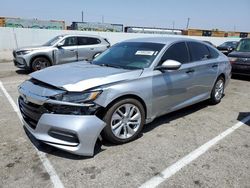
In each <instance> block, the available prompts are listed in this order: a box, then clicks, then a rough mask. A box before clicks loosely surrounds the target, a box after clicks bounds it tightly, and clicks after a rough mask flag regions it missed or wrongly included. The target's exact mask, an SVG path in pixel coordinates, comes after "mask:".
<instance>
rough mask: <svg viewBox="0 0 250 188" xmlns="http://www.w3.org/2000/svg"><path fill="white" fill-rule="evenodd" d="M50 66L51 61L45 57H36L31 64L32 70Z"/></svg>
mask: <svg viewBox="0 0 250 188" xmlns="http://www.w3.org/2000/svg"><path fill="white" fill-rule="evenodd" d="M48 66H50V61H49V60H48V59H47V58H45V57H37V58H35V59H34V60H33V61H32V62H31V65H30V69H31V71H38V70H41V69H44V68H46V67H48Z"/></svg>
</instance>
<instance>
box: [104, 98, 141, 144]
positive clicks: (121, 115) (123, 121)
mask: <svg viewBox="0 0 250 188" xmlns="http://www.w3.org/2000/svg"><path fill="white" fill-rule="evenodd" d="M104 121H105V122H106V127H105V128H104V130H103V137H104V139H106V140H108V141H110V142H112V143H114V144H122V143H127V142H129V141H132V140H134V139H136V138H137V137H138V135H139V133H140V132H141V130H142V128H143V125H144V123H145V112H144V108H143V106H142V104H141V103H140V102H139V101H137V100H135V99H123V100H120V101H118V102H117V103H115V104H114V105H112V106H111V107H110V108H109V109H108V110H107V112H106V114H105V116H104Z"/></svg>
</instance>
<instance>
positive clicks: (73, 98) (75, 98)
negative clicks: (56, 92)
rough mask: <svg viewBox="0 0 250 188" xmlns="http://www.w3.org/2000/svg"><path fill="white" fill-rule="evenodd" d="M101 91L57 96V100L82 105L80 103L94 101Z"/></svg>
mask: <svg viewBox="0 0 250 188" xmlns="http://www.w3.org/2000/svg"><path fill="white" fill-rule="evenodd" d="M101 92H102V91H91V92H86V93H81V92H72V93H66V94H63V95H61V96H60V97H59V96H58V97H57V99H59V98H60V99H59V100H61V101H64V102H73V103H82V102H89V101H94V100H95V99H96V98H97V97H98V96H99V95H100V94H101Z"/></svg>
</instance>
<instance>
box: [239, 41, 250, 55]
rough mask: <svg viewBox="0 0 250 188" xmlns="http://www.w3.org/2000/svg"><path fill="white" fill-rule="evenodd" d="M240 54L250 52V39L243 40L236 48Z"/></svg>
mask: <svg viewBox="0 0 250 188" xmlns="http://www.w3.org/2000/svg"><path fill="white" fill-rule="evenodd" d="M236 51H238V52H250V39H244V40H241V41H240V43H239V45H238V46H237V48H236Z"/></svg>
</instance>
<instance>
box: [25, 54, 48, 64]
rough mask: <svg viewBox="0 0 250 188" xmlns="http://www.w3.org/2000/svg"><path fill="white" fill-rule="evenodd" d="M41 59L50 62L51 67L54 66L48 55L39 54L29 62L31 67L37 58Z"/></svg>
mask: <svg viewBox="0 0 250 188" xmlns="http://www.w3.org/2000/svg"><path fill="white" fill-rule="evenodd" d="M39 57H43V58H46V59H47V60H48V61H49V63H50V65H52V60H51V58H50V57H49V56H48V55H45V54H37V55H35V56H33V57H32V58H31V59H30V61H29V66H31V64H32V62H33V61H34V60H35V59H36V58H39Z"/></svg>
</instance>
